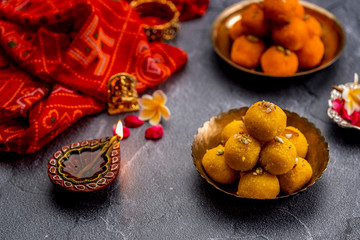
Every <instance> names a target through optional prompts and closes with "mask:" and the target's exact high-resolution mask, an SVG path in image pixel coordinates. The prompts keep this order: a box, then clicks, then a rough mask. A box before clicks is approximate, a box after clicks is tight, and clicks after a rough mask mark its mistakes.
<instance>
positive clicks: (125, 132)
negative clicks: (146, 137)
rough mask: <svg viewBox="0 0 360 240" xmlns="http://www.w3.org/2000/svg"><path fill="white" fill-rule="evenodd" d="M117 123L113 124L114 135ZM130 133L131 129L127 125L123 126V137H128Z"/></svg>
mask: <svg viewBox="0 0 360 240" xmlns="http://www.w3.org/2000/svg"><path fill="white" fill-rule="evenodd" d="M115 131H116V124H114V125H113V135H114V136H115V135H116V132H115ZM129 135H130V129H128V128H127V127H124V126H123V139H126V138H128V137H129Z"/></svg>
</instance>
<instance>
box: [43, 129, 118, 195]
mask: <svg viewBox="0 0 360 240" xmlns="http://www.w3.org/2000/svg"><path fill="white" fill-rule="evenodd" d="M116 133H117V134H118V135H117V136H114V137H112V138H109V137H105V138H102V139H94V140H88V141H83V142H77V143H73V144H71V145H66V146H64V147H62V148H61V149H59V150H58V151H57V152H55V153H54V154H53V156H52V157H51V158H50V160H49V162H48V165H47V172H48V175H49V178H50V180H51V181H52V182H53V183H54V184H56V185H59V186H61V187H63V188H64V189H66V190H68V191H75V192H94V191H99V190H101V189H104V188H106V187H108V186H109V185H110V184H111V183H113V182H114V180H115V179H116V177H117V175H118V173H119V168H120V159H121V157H120V140H121V138H122V124H121V122H120V124H119V123H118V125H117V128H116Z"/></svg>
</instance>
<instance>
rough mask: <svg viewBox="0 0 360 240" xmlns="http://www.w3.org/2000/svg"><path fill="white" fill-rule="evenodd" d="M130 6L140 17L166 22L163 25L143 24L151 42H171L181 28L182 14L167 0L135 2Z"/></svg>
mask: <svg viewBox="0 0 360 240" xmlns="http://www.w3.org/2000/svg"><path fill="white" fill-rule="evenodd" d="M130 5H131V6H132V7H133V8H134V10H135V11H136V12H137V13H138V14H139V16H140V17H149V16H150V17H156V18H160V19H162V20H165V21H166V22H165V23H163V24H157V25H149V24H143V27H144V30H145V33H146V36H147V37H148V39H149V41H163V40H171V39H173V38H174V37H175V36H176V32H177V31H178V30H179V28H180V24H179V17H180V12H179V11H178V10H177V8H176V6H175V5H174V4H173V3H172V2H170V1H167V0H134V1H131V3H130Z"/></svg>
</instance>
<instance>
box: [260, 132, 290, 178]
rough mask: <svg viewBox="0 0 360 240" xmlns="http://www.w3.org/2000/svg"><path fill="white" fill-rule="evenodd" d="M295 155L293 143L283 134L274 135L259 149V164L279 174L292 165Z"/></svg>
mask: <svg viewBox="0 0 360 240" xmlns="http://www.w3.org/2000/svg"><path fill="white" fill-rule="evenodd" d="M296 156H297V153H296V148H295V146H294V144H293V143H291V142H290V141H289V140H288V139H287V138H286V137H284V136H276V137H275V138H274V139H273V140H271V141H269V142H267V143H266V144H265V145H264V146H263V148H262V149H261V152H260V165H261V166H262V167H264V168H265V170H266V171H268V172H269V173H271V174H274V175H281V174H285V173H287V172H288V171H290V170H291V169H292V168H293V167H294V165H295V162H296Z"/></svg>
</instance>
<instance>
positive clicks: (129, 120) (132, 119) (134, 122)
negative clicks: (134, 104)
mask: <svg viewBox="0 0 360 240" xmlns="http://www.w3.org/2000/svg"><path fill="white" fill-rule="evenodd" d="M124 123H125V126H126V127H130V128H137V127H140V126H141V125H143V124H144V121H142V120H140V119H139V117H138V116H136V115H128V116H126V117H125V118H124Z"/></svg>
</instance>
